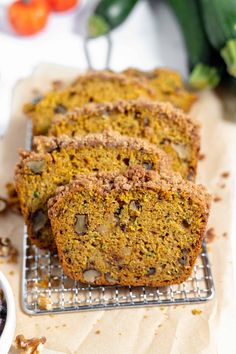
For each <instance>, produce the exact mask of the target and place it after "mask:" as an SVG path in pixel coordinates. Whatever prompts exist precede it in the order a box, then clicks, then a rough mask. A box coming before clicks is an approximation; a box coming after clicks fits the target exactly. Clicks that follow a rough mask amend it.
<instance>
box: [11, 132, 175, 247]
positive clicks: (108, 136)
mask: <svg viewBox="0 0 236 354" xmlns="http://www.w3.org/2000/svg"><path fill="white" fill-rule="evenodd" d="M34 148H35V150H36V151H22V152H21V160H20V162H19V164H18V165H17V167H16V174H15V179H16V189H17V192H18V196H19V200H20V205H21V210H22V213H23V216H24V219H25V223H26V225H27V229H28V235H29V237H30V239H31V241H32V243H34V244H35V245H37V246H38V247H40V248H50V249H51V250H53V249H54V248H55V243H54V240H53V235H52V232H51V227H50V222H49V220H48V216H47V201H48V199H49V198H50V197H52V196H53V195H54V193H55V190H56V188H57V187H58V186H60V185H64V184H67V183H68V182H69V181H70V180H71V179H72V178H73V177H75V176H76V175H77V174H78V173H80V172H83V173H90V172H92V171H101V170H102V171H114V170H122V169H126V168H127V166H128V165H132V166H133V165H142V166H144V168H146V169H150V170H152V169H153V170H158V171H159V170H160V171H161V170H166V169H167V168H168V166H169V159H168V156H167V155H166V154H165V153H164V152H163V151H162V150H160V149H157V148H156V146H155V145H152V144H149V143H148V142H146V141H143V140H142V139H135V138H129V137H125V136H121V135H120V134H118V133H114V132H105V133H104V134H91V135H88V136H85V137H83V138H77V139H71V138H68V137H61V138H48V137H43V136H42V137H36V138H35V139H34Z"/></svg>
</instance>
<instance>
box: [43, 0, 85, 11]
mask: <svg viewBox="0 0 236 354" xmlns="http://www.w3.org/2000/svg"><path fill="white" fill-rule="evenodd" d="M48 3H49V5H50V6H51V9H52V10H53V11H67V10H70V9H72V8H73V7H75V6H76V5H77V3H78V0H48Z"/></svg>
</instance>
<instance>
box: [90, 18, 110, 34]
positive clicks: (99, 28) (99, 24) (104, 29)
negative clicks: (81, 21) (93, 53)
mask: <svg viewBox="0 0 236 354" xmlns="http://www.w3.org/2000/svg"><path fill="white" fill-rule="evenodd" d="M109 31H110V26H109V24H108V23H107V21H106V20H105V19H104V18H103V17H102V16H99V15H91V16H90V17H89V19H88V35H89V37H92V38H95V37H99V36H103V35H105V34H107V33H108V32H109Z"/></svg>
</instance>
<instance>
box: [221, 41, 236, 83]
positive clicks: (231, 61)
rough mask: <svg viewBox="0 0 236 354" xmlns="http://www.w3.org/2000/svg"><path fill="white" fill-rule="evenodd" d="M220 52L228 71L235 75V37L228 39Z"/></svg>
mask: <svg viewBox="0 0 236 354" xmlns="http://www.w3.org/2000/svg"><path fill="white" fill-rule="evenodd" d="M220 54H221V56H222V58H223V59H224V61H225V63H226V65H227V71H228V73H229V74H230V75H232V76H234V77H236V39H229V40H228V41H227V42H226V45H225V46H224V47H223V48H222V49H221V51H220Z"/></svg>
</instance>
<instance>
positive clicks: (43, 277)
mask: <svg viewBox="0 0 236 354" xmlns="http://www.w3.org/2000/svg"><path fill="white" fill-rule="evenodd" d="M23 260H24V263H23V287H22V289H23V296H22V299H23V309H24V311H25V312H26V313H28V314H43V313H55V312H69V311H70V312H71V311H81V310H96V309H97V310H99V309H101V310H104V309H112V308H125V307H135V306H151V305H152V306H154V305H156V306H157V305H177V304H187V303H199V302H204V301H207V300H209V299H211V298H212V297H213V296H214V284H213V279H212V274H211V268H210V264H209V259H208V255H207V250H206V246H205V243H203V247H202V252H201V254H200V255H199V257H198V260H197V262H196V265H195V266H194V270H193V273H192V275H191V277H190V278H189V279H188V280H187V281H186V282H184V283H182V284H179V285H173V286H166V287H159V288H152V287H132V286H126V287H124V286H123V287H122V286H96V287H95V286H91V285H84V284H81V283H79V282H76V281H73V280H72V279H70V278H69V277H67V276H66V275H65V274H64V273H63V270H62V268H61V266H60V264H59V260H58V256H57V255H51V254H50V252H49V251H43V250H40V249H38V248H37V247H36V246H31V245H30V243H29V240H28V236H27V232H26V230H25V233H24V257H23ZM42 296H46V298H47V299H48V301H49V303H50V307H51V308H49V309H42V307H41V306H40V301H39V299H40V297H42Z"/></svg>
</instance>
